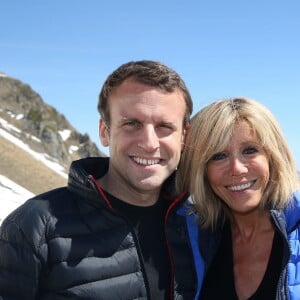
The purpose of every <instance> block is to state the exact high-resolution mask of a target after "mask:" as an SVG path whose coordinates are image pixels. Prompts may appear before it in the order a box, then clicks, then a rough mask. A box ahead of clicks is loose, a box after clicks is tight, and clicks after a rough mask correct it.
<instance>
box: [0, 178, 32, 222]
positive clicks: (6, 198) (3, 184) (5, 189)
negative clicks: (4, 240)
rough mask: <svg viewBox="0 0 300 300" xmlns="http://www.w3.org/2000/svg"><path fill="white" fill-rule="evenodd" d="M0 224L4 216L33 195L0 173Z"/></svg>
mask: <svg viewBox="0 0 300 300" xmlns="http://www.w3.org/2000/svg"><path fill="white" fill-rule="evenodd" d="M0 195H1V198H0V207H1V209H0V225H1V223H2V221H3V220H4V218H5V217H6V216H7V215H8V214H9V213H10V212H12V211H13V210H15V209H16V208H17V207H18V206H20V205H21V204H22V203H24V202H25V201H26V200H27V199H29V198H32V197H33V196H34V194H33V193H31V192H29V191H28V190H26V189H24V188H23V187H22V186H20V185H18V184H16V183H15V182H13V181H11V180H10V179H8V178H7V177H5V176H3V175H1V174H0Z"/></svg>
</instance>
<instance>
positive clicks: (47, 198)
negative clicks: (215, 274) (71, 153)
mask: <svg viewBox="0 0 300 300" xmlns="http://www.w3.org/2000/svg"><path fill="white" fill-rule="evenodd" d="M107 168H108V158H87V159H83V160H79V161H76V162H73V164H72V166H71V168H70V174H69V182H68V187H65V188H59V189H56V190H53V191H49V192H47V193H45V194H42V195H39V196H36V197H35V198H33V199H30V200H28V201H26V202H25V204H23V205H22V206H21V207H19V208H18V209H17V210H15V211H14V212H13V213H12V214H10V215H9V216H8V217H7V218H6V220H5V221H4V222H3V224H2V226H1V228H0V299H14V300H16V299H22V300H26V299H43V300H46V299H47V300H48V299H49V300H50V299H51V300H56V299H57V300H58V299H97V300H100V299H102V300H120V299H122V300H132V299H150V296H149V292H148V290H149V289H148V285H147V278H146V276H145V274H144V272H143V269H144V268H143V266H142V264H143V262H142V259H141V257H140V250H139V247H138V244H137V242H136V237H135V235H134V232H133V229H132V228H131V226H130V225H129V224H128V223H127V222H126V220H125V219H123V218H122V217H121V216H120V215H118V213H116V212H114V211H113V210H112V209H111V208H110V206H109V203H107V202H106V201H105V200H104V199H103V198H102V197H101V196H100V194H99V192H98V191H97V188H96V186H95V185H94V183H93V180H91V178H90V177H89V176H88V175H89V174H92V175H93V177H94V178H99V177H100V176H102V175H103V174H104V173H105V172H106V171H107ZM182 201H184V199H173V200H172V201H170V208H169V211H168V215H167V216H166V229H165V230H166V236H167V239H168V245H169V250H170V259H171V262H172V265H173V276H172V277H173V280H172V282H171V283H170V290H171V295H172V296H171V299H177V300H179V299H180V300H183V299H185V300H187V299H188V300H189V299H193V297H194V295H195V289H196V282H195V281H196V279H195V276H196V275H195V269H194V263H193V255H192V253H191V250H190V246H189V241H188V237H187V234H186V223H185V218H184V217H183V216H180V215H177V214H176V207H178V206H180V205H181V204H180V203H181V202H182ZM152 300H155V299H152Z"/></svg>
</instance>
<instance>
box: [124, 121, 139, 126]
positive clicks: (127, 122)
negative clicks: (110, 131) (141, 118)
mask: <svg viewBox="0 0 300 300" xmlns="http://www.w3.org/2000/svg"><path fill="white" fill-rule="evenodd" d="M123 125H124V126H128V127H137V126H138V122H136V121H126V122H125V123H124V124H123Z"/></svg>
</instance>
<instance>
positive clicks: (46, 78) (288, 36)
mask: <svg viewBox="0 0 300 300" xmlns="http://www.w3.org/2000/svg"><path fill="white" fill-rule="evenodd" d="M0 26H1V31H0V72H4V73H6V74H7V75H9V76H11V77H14V78H17V79H19V80H21V81H23V82H24V83H28V84H29V85H30V86H31V87H32V88H33V89H34V90H35V91H36V92H38V93H39V94H40V96H41V97H42V98H43V100H44V101H45V102H47V103H49V104H50V105H53V106H54V107H55V108H56V109H58V110H59V111H60V112H61V113H62V114H64V115H65V116H66V117H67V119H68V120H69V121H70V122H71V124H72V125H73V126H74V127H75V128H76V129H77V130H79V131H80V132H81V133H88V134H89V135H90V137H91V139H92V140H93V141H94V142H96V143H97V145H98V146H99V147H100V143H99V141H98V118H99V116H98V112H97V101H98V94H99V91H100V88H101V85H102V84H103V82H104V80H105V79H106V77H107V75H108V74H109V73H111V72H112V71H113V70H114V69H115V68H117V67H118V66H119V65H120V64H123V63H125V62H127V61H130V60H140V59H153V60H159V61H161V62H163V63H165V64H167V65H168V66H170V67H172V68H174V69H175V70H176V71H177V72H178V73H179V74H180V75H181V76H182V77H183V79H184V80H185V82H186V84H187V86H188V88H189V90H190V92H191V95H192V97H193V100H194V112H196V111H198V110H199V109H200V108H201V107H202V106H204V105H206V104H208V103H210V102H212V101H213V100H216V99H219V98H224V97H234V96H247V97H250V98H254V99H256V100H258V101H260V102H262V103H263V104H265V105H266V106H267V107H269V108H270V110H271V111H272V112H273V113H274V115H275V116H276V117H277V118H278V120H279V122H280V124H281V126H282V128H283V131H284V133H285V135H286V137H287V140H288V143H289V145H290V147H291V149H292V151H293V154H294V156H295V158H296V161H297V165H298V167H299V168H300V133H299V131H300V120H299V119H300V116H299V108H300V103H299V101H300V1H299V0H287V1H282V0H251V1H243V0H226V1H224V0H209V1H208V0H206V1H201V0H191V1H177V0H151V1H141V0H128V1H124V0H119V1H114V0H111V1H101V0H86V1H83V0H81V1H79V0H51V1H50V0H49V1H38V0H36V1H33V0H2V1H1V2H0ZM100 149H101V150H103V151H105V153H108V151H107V150H105V149H103V148H101V147H100Z"/></svg>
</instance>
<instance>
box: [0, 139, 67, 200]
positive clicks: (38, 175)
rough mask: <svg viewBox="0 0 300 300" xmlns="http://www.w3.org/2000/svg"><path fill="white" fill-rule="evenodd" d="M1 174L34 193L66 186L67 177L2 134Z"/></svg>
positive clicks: (0, 151) (0, 143)
mask: <svg viewBox="0 0 300 300" xmlns="http://www.w3.org/2000/svg"><path fill="white" fill-rule="evenodd" d="M0 174H1V175H3V176H6V177H7V178H9V179H10V180H12V181H14V182H16V183H17V184H19V185H21V186H22V187H24V188H25V189H27V190H28V191H30V192H32V193H34V194H40V193H43V192H46V191H48V190H50V189H53V188H57V187H61V186H65V185H66V183H67V179H66V178H64V177H63V176H61V175H59V174H58V173H57V172H55V171H53V170H52V169H50V168H49V167H47V166H46V165H45V164H43V163H42V162H41V161H39V160H37V159H36V158H34V157H33V156H32V155H30V154H29V153H28V152H26V151H25V150H23V149H21V148H20V147H18V146H16V145H15V144H13V143H12V142H10V141H9V140H7V139H5V138H3V137H1V136H0Z"/></svg>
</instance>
